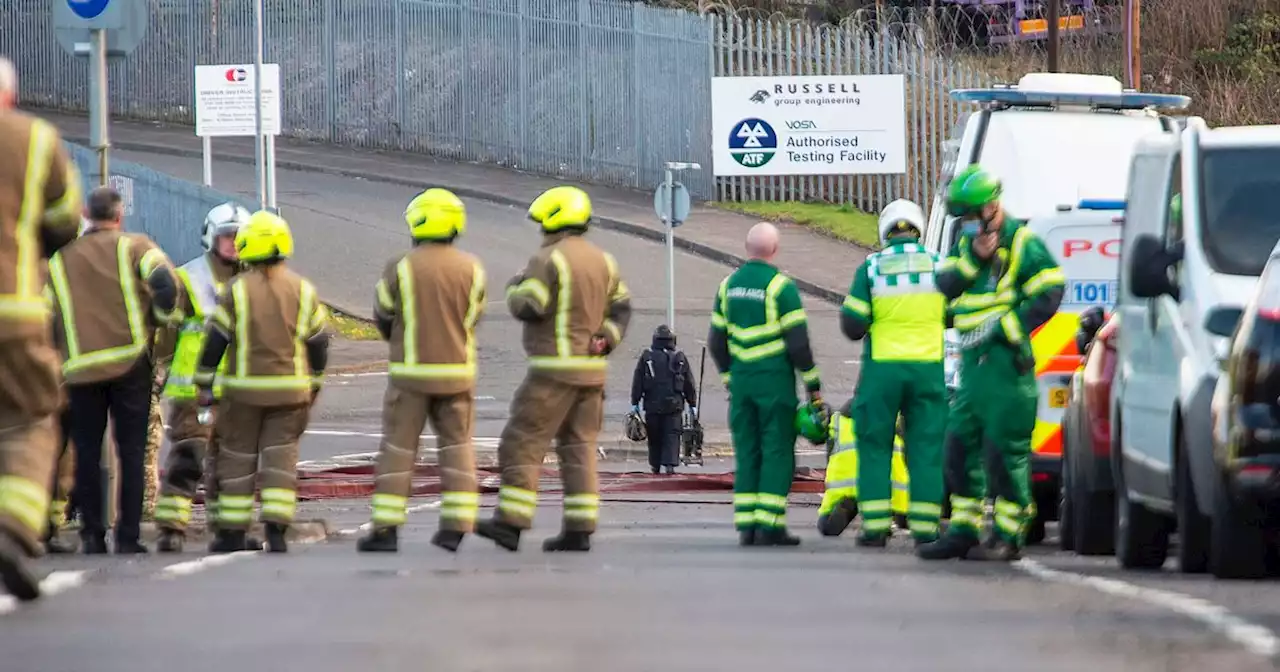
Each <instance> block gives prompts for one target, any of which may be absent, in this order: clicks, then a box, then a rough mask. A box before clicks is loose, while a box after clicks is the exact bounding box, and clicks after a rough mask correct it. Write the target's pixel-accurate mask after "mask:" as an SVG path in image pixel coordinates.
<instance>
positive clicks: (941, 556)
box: [916, 534, 978, 560]
mask: <svg viewBox="0 0 1280 672" xmlns="http://www.w3.org/2000/svg"><path fill="white" fill-rule="evenodd" d="M977 546H978V541H977V540H976V539H971V538H969V537H962V536H959V535H954V534H948V535H946V536H944V537H941V538H939V539H938V540H937V541H932V542H929V543H927V544H920V545H919V546H917V547H916V556H917V557H919V558H920V559H921V560H956V559H964V558H967V557H969V554H970V552H972V551H973V550H974V549H976V548H977Z"/></svg>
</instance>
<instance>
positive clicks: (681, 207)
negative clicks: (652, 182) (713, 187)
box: [653, 182, 692, 226]
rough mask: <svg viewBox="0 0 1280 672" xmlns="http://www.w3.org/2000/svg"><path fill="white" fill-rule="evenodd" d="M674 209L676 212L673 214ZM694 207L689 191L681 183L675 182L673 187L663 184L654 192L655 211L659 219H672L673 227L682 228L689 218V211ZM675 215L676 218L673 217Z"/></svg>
mask: <svg viewBox="0 0 1280 672" xmlns="http://www.w3.org/2000/svg"><path fill="white" fill-rule="evenodd" d="M673 207H674V209H675V211H674V213H673V212H672V208H673ZM691 207H692V201H690V200H689V190H688V189H686V188H685V186H684V185H683V184H681V183H679V182H673V183H672V184H671V185H667V183H665V182H664V183H662V184H659V185H658V188H657V189H656V190H654V192H653V211H654V212H655V213H657V215H658V219H661V220H663V221H666V220H667V218H671V219H672V220H673V221H672V222H671V225H672V226H680V225H681V224H683V223H684V220H686V219H688V218H689V209H690V208H691ZM673 215H674V216H673Z"/></svg>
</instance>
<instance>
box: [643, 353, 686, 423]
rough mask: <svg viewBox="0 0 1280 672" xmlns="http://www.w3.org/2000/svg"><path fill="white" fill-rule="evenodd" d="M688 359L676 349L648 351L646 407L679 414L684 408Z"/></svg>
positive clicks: (645, 380) (645, 358)
mask: <svg viewBox="0 0 1280 672" xmlns="http://www.w3.org/2000/svg"><path fill="white" fill-rule="evenodd" d="M684 362H685V359H684V357H681V356H680V355H679V354H678V353H677V352H676V351H674V350H654V349H652V348H650V349H647V350H645V355H644V366H645V372H644V410H645V412H646V413H679V412H680V409H681V408H683V407H684V382H685V378H686V376H688V370H687V369H688V367H686V366H685V364H684Z"/></svg>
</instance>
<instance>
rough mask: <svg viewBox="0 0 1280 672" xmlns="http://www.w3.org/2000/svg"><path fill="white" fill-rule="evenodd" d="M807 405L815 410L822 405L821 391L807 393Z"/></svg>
mask: <svg viewBox="0 0 1280 672" xmlns="http://www.w3.org/2000/svg"><path fill="white" fill-rule="evenodd" d="M809 405H810V406H812V407H814V408H817V407H819V406H821V405H822V391H821V390H814V391H812V392H810V393H809Z"/></svg>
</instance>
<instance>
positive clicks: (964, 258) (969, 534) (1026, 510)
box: [908, 164, 1066, 560]
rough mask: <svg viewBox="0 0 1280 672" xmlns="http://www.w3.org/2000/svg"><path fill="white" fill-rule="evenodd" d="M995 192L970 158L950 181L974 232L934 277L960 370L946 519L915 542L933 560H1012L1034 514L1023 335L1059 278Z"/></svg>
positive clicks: (1051, 300) (992, 180)
mask: <svg viewBox="0 0 1280 672" xmlns="http://www.w3.org/2000/svg"><path fill="white" fill-rule="evenodd" d="M1000 192H1001V183H1000V180H999V179H998V178H996V177H995V176H994V175H992V174H991V173H989V172H987V171H986V170H984V169H982V168H981V167H980V166H978V165H976V164H974V165H971V166H969V167H968V168H965V169H964V170H963V171H961V172H960V173H959V174H958V175H956V176H955V178H954V179H953V180H952V181H951V184H950V186H948V188H947V208H948V210H949V212H950V214H951V215H953V216H956V217H960V218H962V219H965V220H974V219H976V220H977V222H976V228H977V231H976V232H975V231H973V230H972V228H973V227H969V226H968V225H967V224H966V228H968V229H969V230H966V231H965V232H963V233H962V235H961V237H960V240H959V241H958V242H957V243H956V245H955V248H954V249H953V250H952V251H951V254H950V256H949V257H948V258H947V260H946V261H945V262H944V264H943V265H942V267H941V268H940V270H939V272H938V273H937V275H936V280H937V284H938V289H940V290H941V291H942V292H943V293H944V294H946V296H947V297H948V299H951V300H952V304H951V310H952V312H953V313H954V316H955V317H954V320H955V328H956V331H958V332H959V334H960V349H961V366H962V367H963V370H964V376H963V377H962V378H961V380H960V386H959V389H958V390H957V391H956V398H955V402H954V405H953V406H952V409H951V419H950V420H951V422H950V425H949V426H948V428H947V439H946V445H947V484H948V487H949V488H950V490H951V511H952V513H951V523H950V526H949V527H948V529H947V534H946V535H944V536H943V537H942V538H940V539H939V540H938V541H936V542H933V543H931V544H926V545H924V546H921V547H920V548H918V549H917V553H918V555H919V556H920V557H921V558H925V559H930V560H937V559H947V558H966V557H970V558H973V559H985V558H988V557H990V558H992V559H997V560H1013V559H1016V558H1017V557H1019V554H1020V551H1021V548H1022V546H1023V544H1024V541H1025V537H1026V529H1027V526H1028V524H1029V523H1030V522H1031V521H1032V520H1033V519H1034V518H1035V505H1034V504H1033V502H1032V499H1031V492H1030V488H1031V478H1030V473H1029V466H1030V456H1031V432H1032V430H1033V429H1034V428H1035V424H1036V404H1037V394H1038V391H1037V389H1036V379H1035V358H1034V357H1033V356H1032V352H1031V343H1030V335H1031V332H1032V331H1034V330H1035V329H1036V328H1037V327H1039V326H1040V325H1041V324H1044V323H1045V322H1046V321H1047V320H1048V319H1049V318H1050V317H1052V316H1053V314H1054V313H1055V312H1057V310H1058V304H1059V303H1061V302H1062V294H1063V287H1064V285H1065V283H1066V277H1065V276H1064V275H1063V273H1062V269H1061V268H1059V267H1058V264H1057V262H1056V261H1055V260H1054V258H1053V255H1052V254H1050V252H1049V250H1048V248H1046V247H1045V245H1044V243H1043V242H1042V241H1041V240H1040V238H1039V237H1037V236H1036V235H1035V234H1034V233H1032V232H1031V229H1030V228H1028V227H1027V226H1026V222H1023V221H1020V220H1017V219H1014V218H1013V217H1012V216H1010V215H1008V214H1007V213H1006V212H1005V211H1004V208H1003V207H1001V204H1000ZM908 443H909V442H908ZM984 466H985V471H986V474H985V475H986V479H985V482H986V487H984V486H983V481H984V479H983V471H984ZM914 478H915V473H914V472H913V473H912V479H913V480H914ZM987 488H990V491H991V494H993V495H995V533H996V534H995V535H994V536H993V538H992V546H991V547H990V548H989V549H976V547H977V545H978V533H979V525H980V523H981V520H982V514H983V510H982V503H983V501H984V500H985V497H986V496H987V492H986V490H987ZM988 551H989V552H988Z"/></svg>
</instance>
